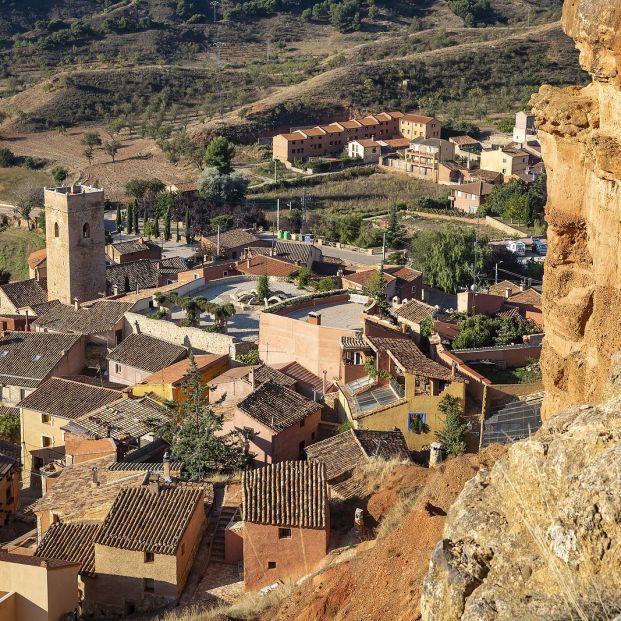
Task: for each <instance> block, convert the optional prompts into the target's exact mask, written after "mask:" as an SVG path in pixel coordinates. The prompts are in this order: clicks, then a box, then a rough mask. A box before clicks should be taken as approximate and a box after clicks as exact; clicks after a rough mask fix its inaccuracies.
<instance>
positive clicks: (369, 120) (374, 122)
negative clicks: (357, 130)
mask: <svg viewBox="0 0 621 621" xmlns="http://www.w3.org/2000/svg"><path fill="white" fill-rule="evenodd" d="M358 120H359V121H360V124H361V125H364V126H367V127H368V126H371V125H379V121H378V120H377V119H376V118H374V117H372V116H365V117H363V118H362V119H358Z"/></svg>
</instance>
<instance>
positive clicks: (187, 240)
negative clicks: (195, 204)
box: [183, 207, 192, 244]
mask: <svg viewBox="0 0 621 621" xmlns="http://www.w3.org/2000/svg"><path fill="white" fill-rule="evenodd" d="M183 224H184V227H185V243H186V244H189V243H190V242H191V241H192V232H191V231H190V224H191V221H190V208H189V207H186V208H185V218H184V219H183Z"/></svg>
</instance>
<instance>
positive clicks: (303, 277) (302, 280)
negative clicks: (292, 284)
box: [297, 266, 312, 287]
mask: <svg viewBox="0 0 621 621" xmlns="http://www.w3.org/2000/svg"><path fill="white" fill-rule="evenodd" d="M311 276H312V273H311V271H310V269H309V268H308V267H305V266H304V267H301V268H300V269H299V270H298V277H297V285H298V287H308V285H309V283H310V279H311Z"/></svg>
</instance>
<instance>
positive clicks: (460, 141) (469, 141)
mask: <svg viewBox="0 0 621 621" xmlns="http://www.w3.org/2000/svg"><path fill="white" fill-rule="evenodd" d="M449 142H452V143H453V144H456V145H459V146H460V147H463V146H465V145H473V146H474V145H480V144H481V143H480V142H479V141H478V140H476V139H475V138H472V137H470V136H466V135H464V136H451V137H450V138H449Z"/></svg>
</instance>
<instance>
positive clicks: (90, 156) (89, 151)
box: [82, 147, 95, 166]
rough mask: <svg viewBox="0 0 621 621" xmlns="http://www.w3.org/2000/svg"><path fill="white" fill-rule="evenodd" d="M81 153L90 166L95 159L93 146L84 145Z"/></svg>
mask: <svg viewBox="0 0 621 621" xmlns="http://www.w3.org/2000/svg"><path fill="white" fill-rule="evenodd" d="M82 154H83V155H84V157H85V158H86V159H87V160H88V164H89V166H90V165H91V164H92V163H93V160H94V159H95V151H94V149H93V147H86V148H85V149H84V151H83V152H82Z"/></svg>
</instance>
